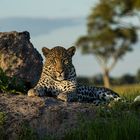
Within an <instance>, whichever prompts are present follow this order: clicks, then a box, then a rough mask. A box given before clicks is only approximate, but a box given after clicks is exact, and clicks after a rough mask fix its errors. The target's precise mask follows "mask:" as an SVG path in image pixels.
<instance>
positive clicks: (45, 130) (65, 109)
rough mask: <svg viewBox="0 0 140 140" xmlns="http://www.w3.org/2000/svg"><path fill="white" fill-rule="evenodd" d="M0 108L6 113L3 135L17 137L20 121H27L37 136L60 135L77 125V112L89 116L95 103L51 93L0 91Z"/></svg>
mask: <svg viewBox="0 0 140 140" xmlns="http://www.w3.org/2000/svg"><path fill="white" fill-rule="evenodd" d="M0 112H3V113H4V114H6V122H5V125H4V132H5V134H6V139H10V140H12V139H19V135H21V133H22V134H23V130H22V124H24V123H26V122H27V124H29V126H30V128H31V129H32V130H35V132H36V133H37V137H38V139H43V138H44V136H46V135H51V136H55V137H57V138H60V139H61V138H62V137H63V136H64V135H65V133H67V132H69V131H70V130H71V129H74V128H76V127H78V125H79V123H80V121H79V119H80V116H81V117H82V118H84V117H85V119H86V118H88V119H87V120H90V119H93V118H94V117H95V116H96V115H95V114H96V110H95V106H93V105H92V104H84V103H67V102H62V101H60V100H57V99H55V98H52V97H42V98H41V97H33V98H31V97H28V96H26V95H8V94H0Z"/></svg>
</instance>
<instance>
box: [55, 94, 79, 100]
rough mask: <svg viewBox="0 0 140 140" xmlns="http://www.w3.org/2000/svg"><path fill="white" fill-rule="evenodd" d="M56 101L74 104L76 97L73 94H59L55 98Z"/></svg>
mask: <svg viewBox="0 0 140 140" xmlns="http://www.w3.org/2000/svg"><path fill="white" fill-rule="evenodd" d="M57 99H60V100H62V101H65V102H75V101H77V99H78V97H77V95H76V94H75V93H73V92H72V93H60V94H59V95H58V96H57Z"/></svg>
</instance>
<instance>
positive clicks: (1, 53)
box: [0, 31, 43, 87]
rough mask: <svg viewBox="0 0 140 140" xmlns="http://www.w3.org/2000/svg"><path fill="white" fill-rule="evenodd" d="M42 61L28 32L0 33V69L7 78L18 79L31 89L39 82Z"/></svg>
mask: <svg viewBox="0 0 140 140" xmlns="http://www.w3.org/2000/svg"><path fill="white" fill-rule="evenodd" d="M42 61H43V59H42V57H41V55H40V54H39V52H38V51H37V50H36V49H35V48H34V46H33V45H32V43H31V42H30V34H29V32H27V31H24V32H16V31H13V32H0V68H2V69H3V71H4V72H5V73H6V75H7V76H10V77H13V76H15V77H17V78H20V79H22V80H23V81H24V82H25V83H28V85H30V87H33V86H35V84H36V83H37V82H38V80H39V77H40V74H41V71H42V66H43V62H42Z"/></svg>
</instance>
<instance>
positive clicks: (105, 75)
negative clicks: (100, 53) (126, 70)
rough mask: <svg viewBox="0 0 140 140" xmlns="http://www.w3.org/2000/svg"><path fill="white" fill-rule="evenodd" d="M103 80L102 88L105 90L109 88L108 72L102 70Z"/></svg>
mask: <svg viewBox="0 0 140 140" xmlns="http://www.w3.org/2000/svg"><path fill="white" fill-rule="evenodd" d="M103 80H104V86H105V87H107V88H110V79H109V71H108V70H104V73H103Z"/></svg>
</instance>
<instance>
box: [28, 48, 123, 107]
mask: <svg viewBox="0 0 140 140" xmlns="http://www.w3.org/2000/svg"><path fill="white" fill-rule="evenodd" d="M75 50H76V49H75V47H70V48H69V49H65V48H63V47H60V46H57V47H54V48H52V49H48V48H46V47H44V48H43V49H42V52H43V55H44V56H45V63H44V66H43V70H42V74H41V77H40V80H39V82H38V84H37V85H36V86H35V87H34V88H33V89H30V90H29V91H28V96H44V95H46V96H54V97H56V98H58V99H60V100H63V101H68V102H72V101H78V102H92V103H94V104H96V105H98V104H104V103H105V104H106V103H110V101H112V100H119V99H120V97H119V95H118V94H117V93H115V92H114V91H112V90H110V89H107V88H104V87H90V86H83V85H79V84H78V83H77V80H76V72H75V68H74V66H73V64H72V57H73V55H74V54H75Z"/></svg>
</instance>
